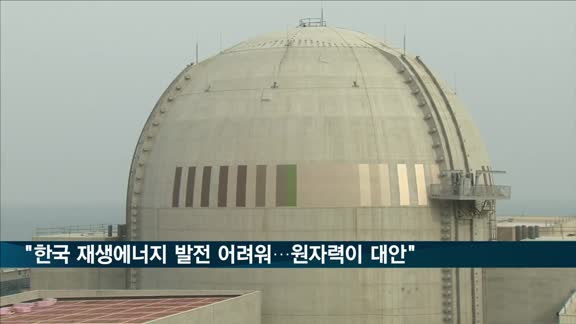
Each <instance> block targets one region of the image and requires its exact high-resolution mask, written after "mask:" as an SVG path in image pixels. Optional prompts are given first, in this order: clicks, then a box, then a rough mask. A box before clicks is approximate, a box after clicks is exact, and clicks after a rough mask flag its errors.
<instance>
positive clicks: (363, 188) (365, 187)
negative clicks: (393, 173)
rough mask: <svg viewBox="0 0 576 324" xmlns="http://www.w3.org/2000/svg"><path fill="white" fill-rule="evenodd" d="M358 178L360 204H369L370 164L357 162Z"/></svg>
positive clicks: (370, 202)
mask: <svg viewBox="0 0 576 324" xmlns="http://www.w3.org/2000/svg"><path fill="white" fill-rule="evenodd" d="M358 179H359V180H360V181H359V183H360V206H370V205H371V204H372V201H371V196H372V195H371V193H370V191H371V190H370V166H369V165H368V164H358Z"/></svg>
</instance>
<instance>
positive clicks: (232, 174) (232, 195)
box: [227, 165, 238, 207]
mask: <svg viewBox="0 0 576 324" xmlns="http://www.w3.org/2000/svg"><path fill="white" fill-rule="evenodd" d="M228 172H229V174H228V202H227V206H228V207H236V180H237V179H236V177H237V176H238V166H237V165H231V166H230V168H229V169H228Z"/></svg>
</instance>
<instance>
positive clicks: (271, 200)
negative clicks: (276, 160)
mask: <svg viewBox="0 0 576 324" xmlns="http://www.w3.org/2000/svg"><path fill="white" fill-rule="evenodd" d="M266 207H276V165H275V164H268V167H267V168H266Z"/></svg>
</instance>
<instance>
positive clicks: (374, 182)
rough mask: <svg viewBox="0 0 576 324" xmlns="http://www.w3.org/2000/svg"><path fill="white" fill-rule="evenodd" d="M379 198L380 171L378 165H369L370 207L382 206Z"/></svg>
mask: <svg viewBox="0 0 576 324" xmlns="http://www.w3.org/2000/svg"><path fill="white" fill-rule="evenodd" d="M380 196H381V195H380V171H379V168H378V164H370V202H371V203H372V204H371V205H372V206H382V202H381V201H380Z"/></svg>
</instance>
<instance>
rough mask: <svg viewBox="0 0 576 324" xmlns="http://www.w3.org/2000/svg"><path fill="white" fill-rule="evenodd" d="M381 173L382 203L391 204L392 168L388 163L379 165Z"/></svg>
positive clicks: (383, 204) (384, 204)
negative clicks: (389, 167)
mask: <svg viewBox="0 0 576 324" xmlns="http://www.w3.org/2000/svg"><path fill="white" fill-rule="evenodd" d="M378 170H379V173H380V203H381V204H382V206H390V170H389V169H388V164H386V163H380V164H379V165H378Z"/></svg>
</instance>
